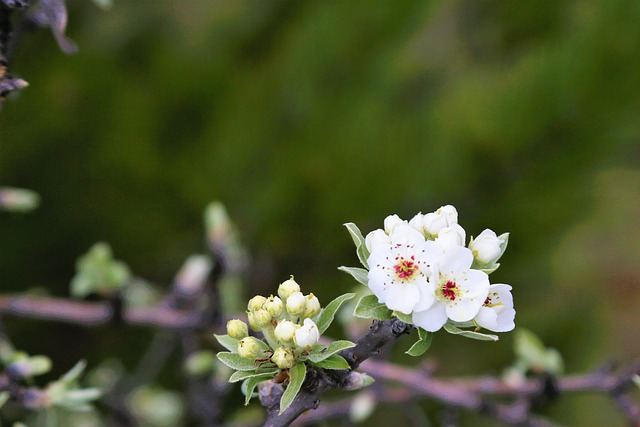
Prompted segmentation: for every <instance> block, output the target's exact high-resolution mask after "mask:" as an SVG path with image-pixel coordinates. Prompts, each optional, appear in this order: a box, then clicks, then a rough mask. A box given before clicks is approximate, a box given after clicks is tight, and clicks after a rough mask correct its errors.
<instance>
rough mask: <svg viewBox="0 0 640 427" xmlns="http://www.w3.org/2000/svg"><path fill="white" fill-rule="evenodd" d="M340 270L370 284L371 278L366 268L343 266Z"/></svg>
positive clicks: (366, 284) (364, 283)
mask: <svg viewBox="0 0 640 427" xmlns="http://www.w3.org/2000/svg"><path fill="white" fill-rule="evenodd" d="M338 270H340V271H344V272H345V273H348V274H350V275H351V277H353V278H354V279H356V280H357V281H358V282H360V283H362V284H363V285H365V286H369V279H368V278H367V275H368V274H369V272H368V271H367V270H365V269H364V268H358V267H344V266H343V267H338Z"/></svg>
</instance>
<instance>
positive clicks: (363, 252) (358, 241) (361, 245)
mask: <svg viewBox="0 0 640 427" xmlns="http://www.w3.org/2000/svg"><path fill="white" fill-rule="evenodd" d="M344 226H345V227H347V230H348V231H349V234H350V235H351V238H352V239H353V243H355V245H356V253H357V254H358V259H359V260H360V263H361V264H362V265H363V266H364V268H369V265H368V263H367V259H368V258H369V255H370V254H369V250H368V249H367V245H366V244H365V239H364V237H362V232H361V231H360V229H359V228H358V226H357V225H355V224H354V223H352V222H348V223H346V224H344Z"/></svg>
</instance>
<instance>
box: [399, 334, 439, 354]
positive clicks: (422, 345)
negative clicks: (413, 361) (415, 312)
mask: <svg viewBox="0 0 640 427" xmlns="http://www.w3.org/2000/svg"><path fill="white" fill-rule="evenodd" d="M432 339H433V333H431V332H428V331H425V330H424V329H422V328H418V341H416V342H415V343H414V344H413V345H412V346H411V348H410V349H409V350H407V351H406V352H405V353H407V354H408V355H409V356H414V357H415V356H422V355H423V354H424V353H425V352H426V351H427V350H428V349H429V347H430V346H431V340H432Z"/></svg>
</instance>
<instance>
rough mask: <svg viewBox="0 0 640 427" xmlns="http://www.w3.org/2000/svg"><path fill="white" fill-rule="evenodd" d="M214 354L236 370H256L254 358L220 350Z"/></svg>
mask: <svg viewBox="0 0 640 427" xmlns="http://www.w3.org/2000/svg"><path fill="white" fill-rule="evenodd" d="M216 356H217V357H218V360H220V361H221V362H222V363H224V364H225V365H227V366H228V367H230V368H231V369H235V370H236V371H256V369H257V368H256V365H255V363H254V360H252V359H245V358H244V357H240V355H238V354H235V353H228V352H226V351H221V352H220V353H218V354H217V355H216Z"/></svg>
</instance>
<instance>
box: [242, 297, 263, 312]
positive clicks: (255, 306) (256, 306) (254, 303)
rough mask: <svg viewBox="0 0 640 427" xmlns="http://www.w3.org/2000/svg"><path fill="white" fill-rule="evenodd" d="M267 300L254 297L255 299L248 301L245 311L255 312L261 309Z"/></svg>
mask: <svg viewBox="0 0 640 427" xmlns="http://www.w3.org/2000/svg"><path fill="white" fill-rule="evenodd" d="M266 301H267V299H266V298H265V297H263V296H261V295H256V296H255V297H253V298H251V299H250V300H249V304H247V310H249V311H257V310H260V309H261V308H262V306H263V305H264V303H265V302H266Z"/></svg>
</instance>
